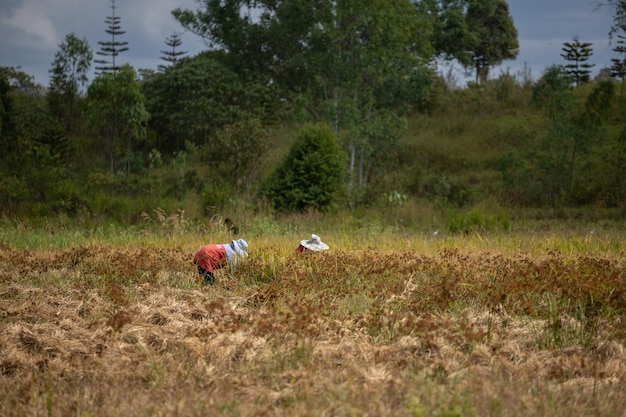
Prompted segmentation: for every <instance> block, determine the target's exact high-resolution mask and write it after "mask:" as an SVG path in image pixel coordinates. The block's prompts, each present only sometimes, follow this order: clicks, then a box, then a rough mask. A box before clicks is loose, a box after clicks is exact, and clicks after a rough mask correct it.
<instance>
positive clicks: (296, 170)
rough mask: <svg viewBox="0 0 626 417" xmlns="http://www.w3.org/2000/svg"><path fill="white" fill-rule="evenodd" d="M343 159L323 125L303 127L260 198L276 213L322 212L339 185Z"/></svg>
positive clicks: (332, 198)
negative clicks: (269, 204)
mask: <svg viewBox="0 0 626 417" xmlns="http://www.w3.org/2000/svg"><path fill="white" fill-rule="evenodd" d="M344 170H345V155H344V154H343V152H342V151H341V149H340V148H339V146H338V144H337V140H336V137H335V134H334V133H333V131H332V130H331V129H330V128H329V127H328V126H326V125H307V126H305V127H303V128H302V129H301V130H300V132H299V133H298V136H297V137H296V140H295V142H294V144H293V146H292V147H291V149H290V150H289V154H288V155H287V156H286V158H285V159H284V160H283V162H282V163H281V164H280V165H279V166H278V167H277V168H276V170H275V171H274V172H273V173H272V174H271V175H270V177H269V178H268V180H267V183H266V185H265V187H264V189H263V194H264V195H266V196H267V197H268V199H269V200H270V201H271V202H272V204H273V206H274V208H275V209H277V210H279V211H306V210H308V209H313V210H325V209H327V208H329V207H330V205H331V204H332V203H333V201H334V199H335V198H336V196H337V193H338V191H339V190H340V188H341V185H342V182H341V181H342V174H343V172H344Z"/></svg>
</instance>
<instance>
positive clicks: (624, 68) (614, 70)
mask: <svg viewBox="0 0 626 417" xmlns="http://www.w3.org/2000/svg"><path fill="white" fill-rule="evenodd" d="M616 43H617V45H615V47H614V48H613V51H614V52H617V53H618V54H620V55H621V58H613V59H611V62H612V64H611V69H610V71H611V72H610V73H611V77H615V78H617V79H619V80H621V81H622V91H623V90H624V85H625V84H626V36H623V35H617V42H616Z"/></svg>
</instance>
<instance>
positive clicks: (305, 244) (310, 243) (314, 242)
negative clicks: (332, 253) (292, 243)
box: [295, 235, 328, 253]
mask: <svg viewBox="0 0 626 417" xmlns="http://www.w3.org/2000/svg"><path fill="white" fill-rule="evenodd" d="M327 249H328V245H327V244H326V243H324V242H322V239H320V237H319V236H318V235H311V238H310V239H309V240H302V241H300V245H298V247H297V248H296V252H295V253H302V252H321V251H324V250H327Z"/></svg>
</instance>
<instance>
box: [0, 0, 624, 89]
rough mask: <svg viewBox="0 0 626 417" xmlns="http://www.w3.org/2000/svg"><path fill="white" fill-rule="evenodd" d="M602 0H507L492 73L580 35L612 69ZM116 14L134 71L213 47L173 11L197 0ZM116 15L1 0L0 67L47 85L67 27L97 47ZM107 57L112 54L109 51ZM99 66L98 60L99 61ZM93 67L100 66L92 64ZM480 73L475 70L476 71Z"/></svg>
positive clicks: (519, 66) (128, 2)
mask: <svg viewBox="0 0 626 417" xmlns="http://www.w3.org/2000/svg"><path fill="white" fill-rule="evenodd" d="M597 2H598V0H508V4H509V12H510V14H511V17H512V19H513V23H514V25H515V27H516V28H517V31H518V40H519V45H520V51H519V54H518V56H517V59H515V60H514V61H511V60H509V61H504V62H503V63H502V64H501V65H500V66H498V67H495V68H493V69H492V70H491V76H498V75H499V74H501V73H503V72H508V73H510V74H512V75H521V74H527V75H530V76H531V77H532V78H533V79H537V78H539V77H540V76H541V75H542V74H543V72H544V70H545V69H546V68H547V67H548V66H550V65H554V64H565V63H566V61H565V60H564V59H563V58H562V57H561V55H560V54H561V53H562V50H561V48H562V47H563V43H564V42H570V41H572V40H573V38H574V37H575V36H577V37H578V38H579V40H580V41H581V42H591V43H592V48H593V55H592V56H591V58H590V60H589V61H588V62H590V63H593V64H595V66H594V67H593V68H592V76H595V74H597V72H598V71H599V70H600V69H601V68H605V67H609V66H610V65H611V59H612V58H617V56H616V54H615V52H613V51H612V48H613V47H614V45H611V44H610V43H609V39H608V32H609V29H610V26H611V23H612V15H611V11H610V10H609V9H607V8H600V9H599V10H596V7H595V5H596V3H597ZM115 3H116V7H117V8H116V13H115V14H116V16H119V17H120V23H121V28H122V30H124V31H126V33H125V34H123V35H120V36H118V37H116V40H117V41H123V42H128V47H129V50H128V51H126V52H123V53H122V54H120V55H119V56H118V58H117V61H116V63H120V64H123V63H129V64H130V65H132V66H133V67H134V68H135V69H140V68H149V69H156V68H157V66H158V65H160V64H166V62H165V61H163V60H161V59H160V57H161V56H163V53H162V52H161V51H164V50H168V49H169V47H168V46H167V45H166V44H165V41H166V39H167V38H168V37H169V36H171V35H172V34H173V33H174V32H177V33H179V34H180V36H181V40H182V45H181V46H180V47H179V48H178V50H180V51H187V55H188V56H193V55H196V54H197V53H199V52H201V51H202V50H204V49H206V45H205V43H204V42H203V40H202V39H201V38H199V37H198V36H196V35H194V34H192V33H189V32H185V31H184V29H183V28H182V26H180V24H179V23H178V22H177V21H176V19H174V17H173V16H172V14H171V11H172V10H174V9H175V8H177V7H180V8H182V9H191V10H197V9H198V3H197V0H116V2H115ZM111 15H112V11H111V2H110V0H0V66H12V67H20V69H21V71H23V72H25V73H27V74H30V75H33V76H34V77H35V82H37V83H38V84H41V85H43V86H47V85H48V83H49V74H48V70H49V69H50V67H51V64H52V62H53V60H54V55H55V53H56V52H57V51H58V50H59V44H60V43H61V42H62V41H63V39H64V38H65V36H66V35H67V34H68V33H71V32H73V33H74V34H75V35H76V36H78V37H79V38H85V39H86V40H87V42H88V43H89V45H90V47H91V49H92V50H93V52H94V57H95V58H96V57H97V58H102V57H100V56H97V55H96V52H97V51H98V50H99V49H100V45H98V42H101V41H107V40H109V39H110V38H109V35H107V34H106V33H105V30H106V29H108V24H107V23H106V22H105V19H106V18H107V17H109V16H111ZM105 58H106V57H105ZM93 66H94V65H92V67H93ZM450 68H451V69H452V70H453V72H454V74H455V75H454V76H455V78H456V79H457V80H458V81H459V82H460V83H463V82H464V81H465V77H464V75H463V73H462V71H460V68H458V67H457V66H454V65H451V66H448V67H446V66H442V67H440V69H441V71H442V72H447V71H448V69H450ZM92 72H93V70H92ZM469 79H473V75H471V76H469Z"/></svg>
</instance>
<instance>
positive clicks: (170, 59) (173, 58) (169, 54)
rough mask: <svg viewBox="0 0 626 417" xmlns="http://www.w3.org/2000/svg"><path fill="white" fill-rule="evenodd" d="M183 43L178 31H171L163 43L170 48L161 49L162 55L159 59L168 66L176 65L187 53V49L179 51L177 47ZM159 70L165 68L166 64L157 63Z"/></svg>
mask: <svg viewBox="0 0 626 417" xmlns="http://www.w3.org/2000/svg"><path fill="white" fill-rule="evenodd" d="M182 44H183V41H182V40H181V38H180V33H178V32H173V33H172V34H171V35H170V36H169V37H168V38H167V39H165V45H167V46H168V47H169V48H170V49H167V50H165V51H161V53H162V54H163V56H161V59H162V60H163V61H165V62H167V63H169V66H172V65H176V63H177V62H178V61H179V60H180V59H181V58H182V57H184V56H185V55H186V54H187V51H181V50H179V49H177V48H178V47H180V46H181V45H182ZM158 68H159V71H165V69H166V68H167V66H166V65H159V67H158Z"/></svg>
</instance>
